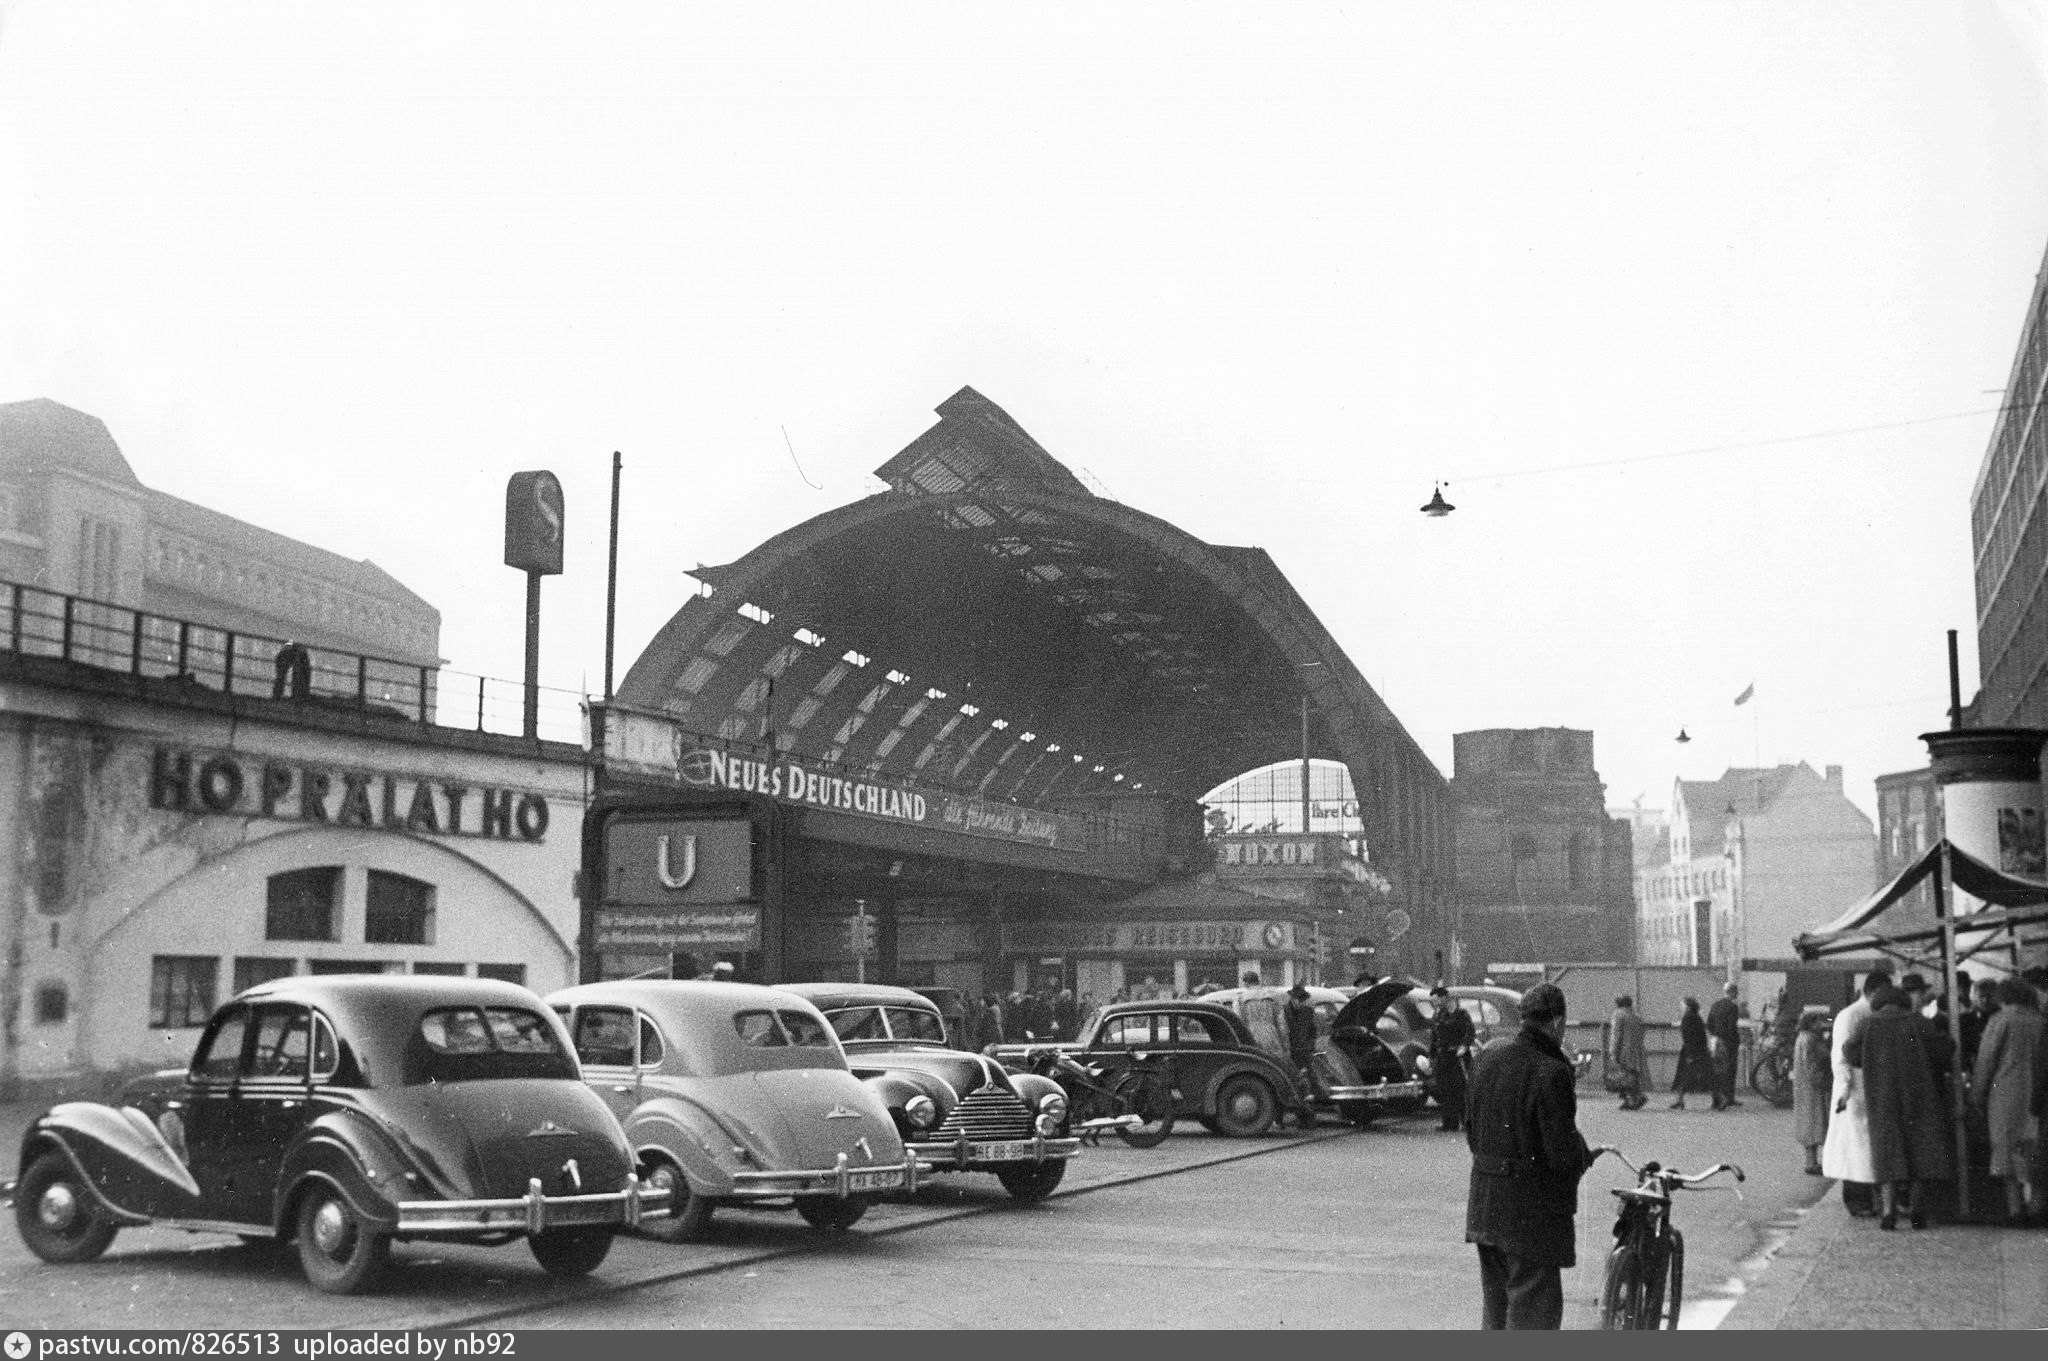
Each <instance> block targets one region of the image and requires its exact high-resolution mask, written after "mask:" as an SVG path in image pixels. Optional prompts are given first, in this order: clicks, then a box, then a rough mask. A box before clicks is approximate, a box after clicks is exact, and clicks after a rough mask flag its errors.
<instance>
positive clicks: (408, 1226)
mask: <svg viewBox="0 0 2048 1361" xmlns="http://www.w3.org/2000/svg"><path fill="white" fill-rule="evenodd" d="M19 1166H20V1179H19V1180H18V1181H17V1182H15V1183H13V1184H12V1185H11V1186H10V1187H8V1188H5V1190H6V1192H7V1195H8V1196H9V1197H11V1199H12V1203H13V1206H14V1213H15V1223H16V1225H17V1227H18V1228H19V1229H20V1231H21V1237H22V1241H23V1242H25V1243H26V1244H27V1245H28V1247H29V1250H30V1251H31V1252H33V1253H35V1254H36V1255H37V1256H38V1257H40V1258H42V1259H43V1260H44V1261H47V1262H85V1261H90V1260H92V1259H93V1258H95V1257H98V1256H99V1255H100V1254H101V1253H102V1252H104V1251H106V1249H107V1245H108V1244H109V1243H111V1242H112V1241H113V1238H114V1235H115V1233H116V1232H117V1231H119V1230H120V1229H121V1228H123V1227H126V1226H129V1225H138V1224H150V1223H158V1224H167V1225H171V1226H173V1227H178V1228H188V1229H201V1230H208V1231H218V1232H226V1233H233V1234H239V1235H241V1236H242V1237H244V1238H278V1239H284V1238H291V1239H294V1240H295V1241H296V1242H297V1244H298V1251H299V1262H300V1265H301V1267H302V1268H303V1269H304V1271H305V1273H306V1279H307V1280H308V1281H310V1282H312V1284H313V1285H315V1286H316V1287H318V1288H319V1289H321V1290H324V1291H328V1292H330V1293H334V1294H352V1293H356V1292H359V1291H362V1290H366V1289H368V1288H369V1287H370V1286H371V1285H372V1284H373V1283H374V1282H375V1281H376V1279H377V1277H378V1276H379V1274H380V1273H381V1272H382V1270H383V1268H384V1266H385V1264H386V1260H387V1257H388V1254H389V1250H390V1245H391V1244H392V1243H393V1242H394V1241H399V1242H403V1241H406V1240H408V1239H418V1238H423V1239H435V1240H440V1241H448V1240H456V1241H470V1242H480V1243H502V1242H505V1241H507V1240H508V1239H512V1238H517V1237H522V1236H523V1237H525V1238H526V1240H527V1244H528V1246H529V1247H530V1248H531V1249H532V1252H533V1255H534V1257H535V1259H536V1260H538V1261H539V1262H540V1264H541V1266H542V1267H543V1268H544V1269H545V1270H547V1271H548V1272H549V1273H550V1274H551V1275H557V1276H582V1275H586V1274H588V1273H589V1272H591V1271H593V1270H595V1269H596V1268H597V1266H598V1264H599V1263H601V1262H602V1261H603V1260H604V1258H605V1255H606V1253H608V1252H609V1251H610V1250H611V1244H612V1235H613V1234H614V1232H616V1231H617V1230H619V1229H622V1228H631V1227H633V1226H635V1225H636V1224H638V1223H639V1222H641V1220H642V1217H643V1216H653V1215H656V1214H659V1213H665V1212H666V1210H667V1205H668V1197H667V1196H666V1195H665V1194H663V1193H660V1192H652V1191H646V1190H643V1188H642V1187H641V1184H640V1181H639V1178H638V1177H637V1176H635V1175H634V1171H633V1154H632V1150H631V1149H630V1148H629V1147H628V1146H627V1144H626V1136H625V1132H624V1131H623V1130H621V1129H620V1128H619V1122H618V1121H617V1120H616V1119H614V1118H613V1117H612V1113H611V1112H610V1111H609V1110H607V1109H606V1108H605V1104H604V1102H602V1101H600V1100H599V1099H598V1098H597V1096H596V1095H595V1094H593V1093H592V1092H591V1091H590V1089H589V1088H588V1087H586V1086H585V1085H584V1084H583V1081H582V1077H581V1074H580V1073H579V1072H578V1070H577V1066H576V1059H575V1056H574V1055H573V1054H572V1053H571V1052H570V1050H569V1044H568V1036H566V1035H565V1034H564V1033H563V1032H562V1028H561V1025H560V1023H559V1022H558V1021H557V1020H556V1019H555V1017H554V1015H553V1014H552V1013H551V1012H549V1011H548V1009H547V1007H546V1006H544V1005H543V1004H542V1003H541V1000H540V998H538V997H536V996H534V994H532V993H531V992H528V991H527V990H526V989H525V988H522V987H518V986H516V985H514V984H511V983H498V982H492V981H490V980H488V979H466V978H447V977H384V976H371V975H361V976H337V977H328V978H313V977H294V978H285V979H279V980H277V981H275V982H271V983H265V984H263V985H261V986H259V987H255V988H251V989H249V990H248V991H247V992H244V993H242V994H241V995H240V996H238V997H236V998H235V999H234V1000H233V1001H231V1002H229V1003H227V1004H226V1005H225V1006H223V1007H221V1008H220V1009H219V1010H218V1011H216V1012H215V1013H214V1015H213V1018H212V1019H211V1020H210V1021H208V1022H207V1025H206V1028H205V1029H204V1030H203V1031H202V1032H201V1034H200V1037H199V1044H198V1046H197V1048H195V1049H194V1050H193V1054H192V1062H191V1064H190V1065H189V1066H188V1067H187V1068H185V1069H183V1070H175V1069H174V1070H171V1071H168V1072H163V1073H157V1074H154V1075H152V1076H149V1077H146V1078H141V1079H138V1080H137V1081H135V1082H134V1083H131V1084H130V1085H129V1086H128V1087H127V1088H126V1089H125V1090H124V1091H123V1093H122V1095H121V1097H120V1099H119V1102H118V1104H116V1105H111V1106H108V1105H99V1104H97V1103H93V1102H85V1101H77V1102H68V1103H66V1104H63V1105H59V1106H56V1107H53V1108H52V1109H51V1110H50V1111H49V1113H48V1114H46V1115H44V1116H42V1117H41V1118H40V1119H38V1120H36V1121H35V1123H34V1124H32V1125H31V1126H30V1127H29V1129H28V1132H27V1133H26V1134H25V1135H24V1136H23V1139H22V1145H21V1159H20V1164H19Z"/></svg>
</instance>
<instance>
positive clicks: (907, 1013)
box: [886, 1007, 946, 1044]
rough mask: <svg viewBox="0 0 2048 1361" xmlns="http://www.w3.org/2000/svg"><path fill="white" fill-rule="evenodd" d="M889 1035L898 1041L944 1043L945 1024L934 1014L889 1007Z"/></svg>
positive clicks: (920, 1010) (913, 1008) (912, 1008)
mask: <svg viewBox="0 0 2048 1361" xmlns="http://www.w3.org/2000/svg"><path fill="white" fill-rule="evenodd" d="M886 1010H887V1012H888V1016H889V1033H890V1034H892V1035H894V1036H895V1037H896V1038H897V1039H899V1040H930V1041H931V1042H932V1043H934V1044H944V1043H945V1042H946V1023H945V1022H944V1021H942V1020H940V1019H939V1017H938V1014H937V1013H936V1012H930V1011H925V1010H922V1009H920V1008H918V1007H889V1008H886Z"/></svg>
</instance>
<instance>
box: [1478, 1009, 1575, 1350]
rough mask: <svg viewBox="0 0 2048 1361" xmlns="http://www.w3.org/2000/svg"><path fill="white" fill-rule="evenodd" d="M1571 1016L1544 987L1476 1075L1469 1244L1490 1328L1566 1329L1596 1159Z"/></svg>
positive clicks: (1484, 1321) (1483, 1056)
mask: <svg viewBox="0 0 2048 1361" xmlns="http://www.w3.org/2000/svg"><path fill="white" fill-rule="evenodd" d="M1564 1012H1565V1000H1564V992H1563V991H1562V990H1561V989H1559V988H1558V987H1557V985H1556V984H1554V983H1538V984H1537V985H1536V986H1535V987H1533V988H1531V989H1529V991H1528V992H1526V993H1524V994H1522V1029H1521V1032H1520V1033H1519V1034H1517V1035H1516V1036H1515V1038H1514V1039H1513V1040H1512V1041H1510V1042H1509V1043H1507V1044H1496V1045H1493V1046H1491V1047H1490V1048H1488V1049H1485V1050H1483V1051H1481V1053H1480V1055H1479V1062H1478V1063H1477V1064H1476V1065H1475V1066H1474V1068H1473V1072H1472V1089H1471V1097H1470V1102H1469V1105H1468V1114H1469V1121H1468V1123H1467V1125H1466V1129H1465V1142H1466V1143H1467V1144H1468V1145H1469V1146H1470V1147H1471V1150H1472V1183H1471V1189H1470V1191H1469V1193H1468V1195H1467V1198H1466V1202H1465V1241H1466V1242H1468V1243H1472V1244H1475V1245H1477V1247H1478V1249H1479V1289H1480V1298H1481V1326H1482V1327H1486V1328H1557V1327H1561V1326H1562V1325H1563V1323H1564V1279H1563V1269H1564V1268H1565V1267H1568V1266H1571V1265H1573V1264H1574V1263H1575V1262H1576V1261H1577V1260H1578V1259H1577V1252H1576V1249H1577V1233H1576V1231H1575V1226H1574V1224H1573V1217H1574V1215H1575V1214H1576V1213H1577V1210H1578V1196H1579V1179H1580V1178H1581V1177H1583V1176H1585V1175H1586V1169H1587V1168H1589V1167H1591V1166H1592V1165H1593V1159H1594V1157H1595V1156H1596V1155H1595V1153H1594V1151H1593V1150H1592V1149H1590V1148H1588V1147H1587V1146H1586V1140H1585V1138H1584V1136H1582V1135H1581V1134H1580V1133H1579V1126H1578V1098H1577V1095H1576V1094H1575V1092H1574V1090H1573V1085H1574V1073H1573V1071H1572V1064H1571V1060H1569V1059H1567V1058H1566V1057H1565V1056H1564V1047H1563V1039H1564Z"/></svg>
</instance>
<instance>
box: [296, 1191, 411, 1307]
mask: <svg viewBox="0 0 2048 1361" xmlns="http://www.w3.org/2000/svg"><path fill="white" fill-rule="evenodd" d="M296 1220H297V1241H298V1245H299V1269H300V1270H301V1271H303V1272H305V1273H306V1280H307V1281H309V1282H310V1283H311V1284H312V1286H313V1288H314V1289H315V1290H318V1291H320V1292H321V1293H322V1294H327V1295H359V1294H361V1293H363V1292H364V1291H366V1290H368V1289H370V1288H371V1287H372V1286H374V1285H375V1284H376V1283H377V1278H378V1277H379V1276H381V1275H383V1274H384V1266H385V1264H386V1263H387V1262H388V1261H389V1260H390V1257H391V1239H390V1238H389V1237H388V1236H387V1235H385V1234H382V1233H378V1232H377V1231H375V1230H374V1229H371V1228H370V1227H369V1226H367V1225H365V1224H364V1223H363V1221H362V1217H361V1216H360V1215H358V1214H357V1213H356V1212H355V1208H354V1207H353V1206H351V1205H350V1204H349V1203H348V1200H347V1198H346V1197H344V1196H343V1195H342V1194H341V1192H339V1191H337V1190H336V1189H335V1188H334V1187H332V1186H329V1185H328V1184H327V1183H326V1182H315V1183H313V1184H312V1185H311V1186H309V1187H307V1188H306V1191H305V1193H304V1194H303V1195H301V1196H300V1197H299V1208H298V1214H297V1216H296Z"/></svg>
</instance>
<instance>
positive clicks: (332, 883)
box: [263, 865, 341, 972]
mask: <svg viewBox="0 0 2048 1361" xmlns="http://www.w3.org/2000/svg"><path fill="white" fill-rule="evenodd" d="M340 901H341V866H339V865H315V866H313V867H311V868H309V869H302V870H286V871H284V872H283V873H282V874H273V875H271V876H270V883H269V898H268V902H267V903H266V905H265V909H264V914H263V936H264V939H266V940H333V939H334V924H335V923H334V919H335V917H336V915H337V913H336V910H335V905H336V904H337V903H339V902H340ZM315 972H318V970H315Z"/></svg>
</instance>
